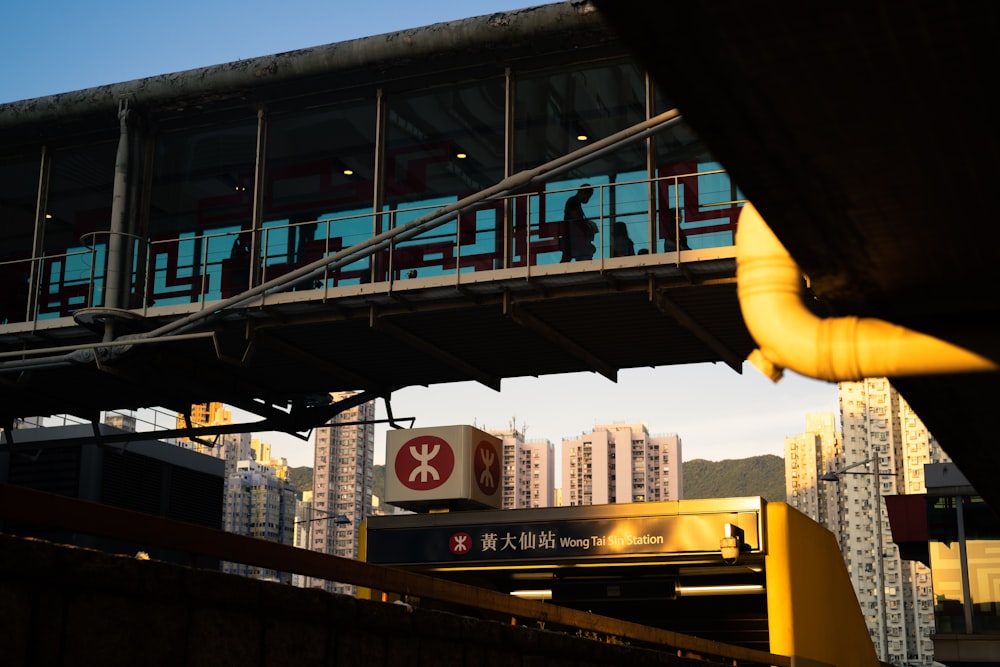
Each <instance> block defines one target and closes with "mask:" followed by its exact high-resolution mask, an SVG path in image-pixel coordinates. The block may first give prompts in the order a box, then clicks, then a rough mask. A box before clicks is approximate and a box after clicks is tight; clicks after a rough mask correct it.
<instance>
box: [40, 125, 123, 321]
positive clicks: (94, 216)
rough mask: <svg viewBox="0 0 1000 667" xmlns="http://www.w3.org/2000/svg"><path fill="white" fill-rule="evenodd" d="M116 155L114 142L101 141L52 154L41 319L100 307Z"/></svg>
mask: <svg viewBox="0 0 1000 667" xmlns="http://www.w3.org/2000/svg"><path fill="white" fill-rule="evenodd" d="M117 150H118V144H117V142H116V141H103V142H100V143H96V144H92V145H88V146H81V147H75V148H67V149H63V150H54V151H53V152H52V164H51V170H50V174H51V175H50V179H49V188H48V200H47V201H46V203H45V208H44V216H43V218H44V219H43V222H42V225H43V233H42V252H43V254H44V259H43V260H42V263H41V271H40V274H41V275H40V287H39V291H38V306H37V312H38V317H39V318H40V319H41V318H47V317H60V316H63V317H65V316H67V315H71V314H72V312H73V311H75V310H78V309H80V308H84V307H87V306H92V305H102V304H103V303H104V300H103V298H104V294H103V291H104V281H103V276H104V274H105V266H104V264H105V262H106V261H107V248H108V234H107V232H108V230H110V228H111V202H112V192H113V189H114V188H113V183H114V176H115V155H116V153H117ZM92 275H93V281H94V284H93V287H91V276H92Z"/></svg>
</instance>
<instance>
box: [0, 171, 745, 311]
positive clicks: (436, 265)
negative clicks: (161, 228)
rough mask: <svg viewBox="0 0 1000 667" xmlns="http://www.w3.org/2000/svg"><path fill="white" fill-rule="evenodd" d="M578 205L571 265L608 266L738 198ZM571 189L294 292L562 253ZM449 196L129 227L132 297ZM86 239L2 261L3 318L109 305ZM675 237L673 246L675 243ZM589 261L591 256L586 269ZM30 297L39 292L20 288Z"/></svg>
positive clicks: (231, 290) (339, 270) (357, 231)
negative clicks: (579, 241) (587, 247)
mask: <svg viewBox="0 0 1000 667" xmlns="http://www.w3.org/2000/svg"><path fill="white" fill-rule="evenodd" d="M591 186H592V189H593V194H594V196H593V197H592V198H591V199H590V200H589V203H585V204H584V205H583V210H584V214H585V215H586V216H587V217H588V219H589V220H591V221H592V222H593V227H592V229H593V237H592V238H591V239H590V240H589V243H590V244H591V248H592V254H586V253H585V254H584V255H583V256H580V255H577V256H576V258H575V259H573V261H577V262H579V261H584V262H597V263H598V266H604V265H606V264H607V263H609V262H610V263H614V262H615V261H617V260H619V259H620V258H622V257H628V256H637V255H656V256H657V258H656V260H655V261H658V262H663V261H669V262H677V263H680V262H683V261H685V253H684V252H682V251H683V250H698V249H704V248H713V247H725V246H731V245H732V244H733V239H734V237H735V229H736V220H737V217H738V215H739V210H740V207H741V206H742V204H743V201H742V199H740V196H739V194H738V192H737V191H736V188H735V186H734V185H733V184H732V183H731V181H730V180H729V178H728V176H727V174H726V173H725V172H724V171H722V170H708V171H690V172H684V173H678V174H675V175H671V176H664V177H660V178H657V179H652V180H650V179H637V180H631V181H618V182H613V183H599V182H595V183H592V184H591ZM578 187H579V186H577V187H573V188H566V189H550V190H545V189H544V186H540V187H539V188H537V189H535V190H531V191H527V192H521V193H518V194H515V195H509V196H503V197H497V198H494V199H492V200H488V201H485V202H484V203H482V204H479V205H476V206H473V207H470V208H469V209H466V210H462V211H461V212H460V213H459V214H458V215H457V217H455V218H454V219H453V220H451V221H449V222H446V223H445V224H441V225H438V226H434V227H433V228H431V229H429V230H427V231H424V232H421V233H418V234H416V235H413V236H411V237H410V238H406V239H405V240H393V241H392V242H391V243H389V244H388V245H387V247H385V248H384V249H380V250H375V251H373V252H372V253H370V254H368V255H365V256H361V257H359V258H358V259H356V260H353V261H350V262H348V263H346V264H342V265H337V266H331V267H328V268H326V269H325V270H323V271H322V272H320V273H316V274H315V276H314V277H313V279H312V280H311V281H309V282H308V283H307V284H300V285H298V286H297V287H296V289H312V290H317V289H318V290H325V291H329V290H335V289H337V288H340V287H349V286H357V285H361V284H365V283H383V284H387V285H389V286H391V285H392V284H393V283H395V282H398V281H403V280H411V279H414V278H424V277H435V276H449V275H454V276H456V280H458V281H461V279H462V276H464V275H467V274H469V273H479V272H484V271H493V270H499V269H511V268H528V269H529V270H530V268H531V267H537V266H545V265H554V264H559V263H563V262H567V261H570V259H571V257H570V253H569V248H568V243H569V236H570V231H569V228H568V226H567V223H566V221H565V220H564V205H565V203H566V201H567V200H568V199H569V198H571V197H573V196H574V194H575V193H576V191H577V189H578ZM447 203H448V202H444V201H436V202H433V203H431V204H427V205H424V206H414V207H411V208H405V209H402V208H401V209H396V210H391V211H383V212H379V213H374V214H373V213H371V212H356V213H353V214H346V215H345V214H337V215H330V216H321V217H319V218H317V219H315V220H308V221H297V222H289V221H287V220H279V221H273V222H265V223H264V224H263V226H262V227H261V228H260V229H258V230H256V231H250V230H245V229H240V228H237V227H233V228H226V229H219V230H211V231H207V232H204V233H198V232H196V231H192V232H190V233H188V234H184V235H182V236H180V237H176V238H147V239H143V238H139V237H135V236H128V238H127V241H128V243H127V245H129V246H130V255H129V256H130V257H131V258H132V259H131V267H132V269H131V275H130V277H129V282H130V284H131V293H130V297H129V304H128V305H129V307H130V308H131V309H141V310H146V309H149V308H154V307H157V306H166V305H176V304H192V303H194V304H205V303H208V302H212V301H218V300H223V299H227V298H230V297H232V296H234V295H236V294H239V293H241V292H243V291H245V290H247V289H250V288H253V287H255V286H258V285H261V284H263V283H266V282H268V281H274V280H276V279H280V278H281V277H282V276H285V275H287V274H289V273H291V272H292V271H295V270H297V269H299V268H301V267H303V266H306V265H308V264H310V263H315V262H316V261H317V260H320V259H322V258H325V257H330V256H331V255H333V254H335V253H338V252H341V251H343V250H345V249H348V248H351V247H355V246H358V245H359V244H364V243H366V242H368V241H369V240H370V239H372V238H373V236H374V235H375V231H374V230H386V231H392V230H397V229H399V228H401V227H402V226H404V225H406V224H408V223H411V222H412V221H414V220H418V219H420V218H422V217H425V216H427V215H432V214H433V212H434V211H435V210H436V209H439V208H440V207H441V206H442V205H446V204H447ZM110 234H111V232H96V233H91V234H89V235H88V237H87V239H86V241H87V243H86V245H84V246H81V247H79V248H72V249H68V250H66V251H63V252H56V253H53V254H46V255H44V256H42V257H39V258H36V259H34V260H31V259H15V260H7V261H4V262H0V326H2V325H4V324H14V323H18V322H32V321H38V320H45V319H51V318H58V317H68V316H71V315H72V314H73V313H74V312H76V311H78V310H81V309H87V308H94V307H101V306H104V305H106V304H105V299H104V297H105V292H106V282H107V279H108V275H107V269H106V264H107V256H108V252H107V250H108V237H109V236H110ZM678 241H679V242H678ZM590 266H593V265H590ZM29 296H33V297H34V298H29Z"/></svg>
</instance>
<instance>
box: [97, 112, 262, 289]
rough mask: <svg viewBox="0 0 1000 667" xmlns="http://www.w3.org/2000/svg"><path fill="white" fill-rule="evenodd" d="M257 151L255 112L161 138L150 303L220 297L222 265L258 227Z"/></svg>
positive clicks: (152, 219)
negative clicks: (243, 235)
mask: <svg viewBox="0 0 1000 667" xmlns="http://www.w3.org/2000/svg"><path fill="white" fill-rule="evenodd" d="M256 146H257V118H256V115H252V116H249V115H248V117H247V118H246V119H245V120H240V121H235V122H228V123H217V124H213V125H209V126H206V127H197V128H194V129H187V130H183V131H177V132H166V133H163V134H161V135H160V136H159V137H158V138H157V141H156V149H155V151H156V152H155V157H154V161H153V174H152V187H151V194H150V206H149V229H148V237H149V255H148V258H147V272H148V274H147V283H148V284H147V285H146V297H147V302H148V303H150V305H152V304H154V303H155V304H156V305H165V304H170V303H186V302H188V303H190V302H197V301H199V299H201V298H203V295H205V296H207V298H210V299H218V298H221V296H222V294H221V293H222V287H223V285H222V266H223V261H224V260H226V259H228V258H229V257H230V256H231V255H233V254H235V253H234V249H235V247H236V243H237V239H238V238H239V237H240V234H241V233H242V232H244V231H245V230H249V229H251V228H252V224H253V220H252V215H253V195H254V193H253V183H254V164H255V156H256ZM109 200H110V198H109Z"/></svg>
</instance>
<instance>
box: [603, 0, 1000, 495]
mask: <svg viewBox="0 0 1000 667" xmlns="http://www.w3.org/2000/svg"><path fill="white" fill-rule="evenodd" d="M595 4H597V5H598V7H599V9H600V11H601V13H602V14H603V15H604V16H605V18H606V19H607V20H608V21H609V22H610V23H611V24H612V25H613V26H614V27H615V28H616V29H617V30H618V32H619V33H620V35H621V36H622V37H623V38H624V39H625V42H626V43H627V44H629V45H630V46H631V48H633V49H634V51H635V53H636V55H637V57H638V58H639V59H640V60H641V61H642V62H643V63H644V64H645V66H646V67H647V68H648V69H649V70H650V72H651V74H652V76H653V78H654V79H655V80H656V81H657V82H658V83H659V84H660V85H661V86H662V87H663V89H664V90H665V91H666V93H667V94H668V95H669V96H671V98H672V99H673V101H674V102H675V103H676V104H677V106H678V107H679V108H680V110H681V112H682V113H683V114H684V116H685V118H686V119H687V120H688V121H689V122H690V123H691V124H692V126H693V127H694V128H695V129H696V130H697V131H698V133H699V134H700V135H701V136H702V138H703V139H704V140H705V143H706V144H708V145H709V147H710V148H711V150H712V151H713V153H714V154H715V155H717V156H718V157H719V158H720V160H721V162H722V163H723V164H724V166H725V167H726V169H727V170H728V171H729V172H730V173H731V174H732V175H733V177H734V180H735V181H736V182H737V183H739V184H740V187H741V188H742V190H743V191H744V193H745V194H746V195H747V197H748V199H749V200H750V201H752V202H753V203H754V204H755V206H756V207H757V209H758V210H759V211H760V212H761V214H762V215H763V217H764V219H765V220H767V222H768V224H769V225H770V226H771V227H772V229H773V230H774V231H775V233H776V234H777V236H778V237H779V238H780V239H781V241H782V242H783V243H784V245H785V246H786V247H787V248H788V250H789V252H790V253H791V254H792V256H793V257H794V258H795V259H796V260H797V261H798V263H799V265H800V266H801V267H802V269H803V271H804V272H805V273H806V274H807V275H809V277H810V279H811V284H812V287H813V289H814V290H815V293H816V295H817V296H818V297H819V299H820V300H821V302H822V303H823V304H824V307H825V308H826V310H827V312H829V313H831V314H837V315H843V314H852V315H869V316H874V317H879V318H883V319H886V320H889V321H892V322H896V323H899V324H902V325H905V326H908V327H911V328H914V329H917V330H920V331H924V332H927V333H930V334H933V335H936V336H939V337H942V338H944V339H946V340H951V341H954V342H956V343H959V344H962V345H965V346H968V347H970V348H972V349H974V350H976V351H978V352H979V353H981V354H983V355H984V356H987V357H990V358H992V359H994V360H1000V328H998V324H997V322H998V321H1000V317H998V314H1000V312H998V311H1000V298H998V297H997V293H996V285H997V274H996V267H997V265H998V259H1000V257H998V254H1000V251H998V248H1000V226H998V225H997V224H996V220H995V218H996V214H995V211H994V208H995V205H994V203H993V201H992V199H993V196H992V194H989V193H992V192H993V191H994V190H995V182H996V178H997V161H998V157H1000V135H998V132H997V129H996V121H995V119H993V118H992V117H991V114H990V111H989V110H990V109H991V105H990V104H989V103H988V102H987V101H986V95H987V94H988V91H989V89H990V86H989V83H988V82H990V81H993V80H994V79H995V78H996V68H997V65H998V63H1000V43H998V42H997V40H996V38H995V35H996V33H997V30H998V28H1000V5H997V4H996V3H992V2H987V1H985V0H984V1H977V2H961V3H959V2H945V3H926V2H920V3H913V2H907V1H905V0H898V1H884V2H878V3H874V4H872V3H860V2H846V3H837V4H836V5H835V6H833V5H824V6H823V7H822V9H819V8H817V7H816V6H814V5H812V4H810V3H802V2H793V1H791V0H787V1H786V0H782V1H779V2H771V3H767V4H766V5H760V4H757V3H746V2H739V1H725V2H711V3H704V2H685V3H661V4H651V3H646V2H642V1H641V0H595ZM893 383H894V384H895V386H896V387H897V388H898V389H899V390H900V391H901V393H902V394H903V395H904V397H905V398H906V399H907V401H908V402H909V403H910V404H911V406H912V407H913V408H914V409H915V410H916V411H917V413H918V414H919V415H920V417H921V419H922V420H923V421H924V422H925V424H926V425H927V426H928V428H929V429H930V430H931V432H932V433H934V435H935V436H936V437H937V438H938V440H939V441H940V442H941V444H942V445H943V447H944V448H945V450H946V451H947V452H948V454H949V455H950V456H951V457H952V458H953V459H954V460H955V462H956V463H957V464H958V465H959V467H960V468H961V469H962V470H963V471H964V472H965V473H966V474H967V475H968V477H969V479H970V481H972V482H973V483H974V484H975V486H976V488H977V489H978V490H979V491H980V492H981V493H982V494H983V495H984V496H989V497H988V498H987V499H988V500H989V501H990V503H991V504H992V505H993V506H994V507H1000V491H997V490H996V489H998V488H1000V486H998V485H996V484H995V482H994V481H993V480H992V479H991V477H992V472H991V471H993V470H996V469H997V468H1000V449H998V448H997V447H995V446H994V442H995V438H996V435H995V429H994V428H993V427H992V424H991V423H990V420H988V419H985V418H984V416H985V415H987V414H991V413H992V411H993V410H995V403H996V397H997V396H1000V376H998V375H997V374H989V375H984V376H978V377H969V376H949V377H917V378H906V379H901V378H898V379H897V378H893ZM974 478H977V479H974Z"/></svg>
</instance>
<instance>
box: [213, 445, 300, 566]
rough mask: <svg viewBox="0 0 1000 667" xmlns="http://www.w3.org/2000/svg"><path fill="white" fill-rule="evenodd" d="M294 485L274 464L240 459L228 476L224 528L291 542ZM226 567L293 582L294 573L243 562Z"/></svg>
mask: <svg viewBox="0 0 1000 667" xmlns="http://www.w3.org/2000/svg"><path fill="white" fill-rule="evenodd" d="M296 501H297V497H296V494H295V489H294V488H293V487H292V485H291V484H289V483H288V482H287V481H286V480H284V479H281V478H280V477H278V476H277V474H275V470H274V468H272V467H271V466H269V465H266V464H262V463H258V462H256V461H240V462H239V463H238V464H237V470H236V472H235V473H232V474H230V475H229V476H228V477H227V479H226V505H225V513H224V515H223V519H224V527H225V530H226V531H228V532H230V533H235V534H237V535H246V536H247V537H257V538H260V539H264V540H269V541H271V542H277V543H279V544H287V545H291V544H293V543H294V539H295V509H296V506H295V505H296ZM222 568H223V571H225V572H229V573H232V574H241V575H243V576H247V577H254V578H257V579H266V580H268V581H278V582H281V583H291V581H292V576H291V574H290V573H287V572H278V571H277V570H273V569H265V568H261V567H258V566H255V565H246V564H244V563H230V562H224V563H223V566H222Z"/></svg>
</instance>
